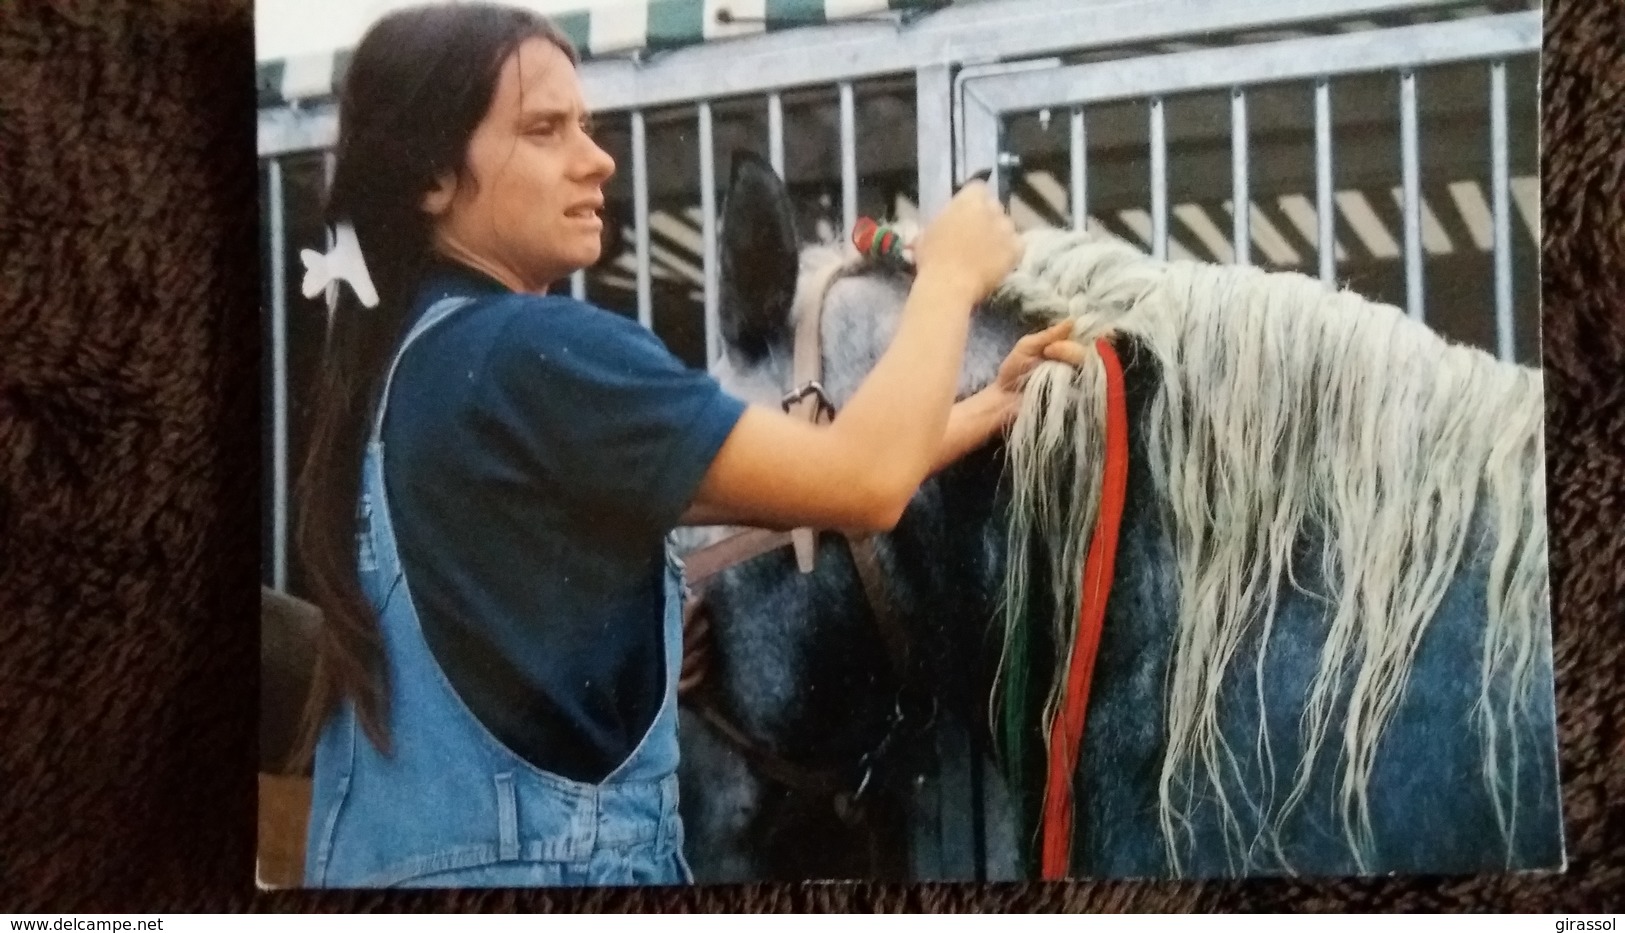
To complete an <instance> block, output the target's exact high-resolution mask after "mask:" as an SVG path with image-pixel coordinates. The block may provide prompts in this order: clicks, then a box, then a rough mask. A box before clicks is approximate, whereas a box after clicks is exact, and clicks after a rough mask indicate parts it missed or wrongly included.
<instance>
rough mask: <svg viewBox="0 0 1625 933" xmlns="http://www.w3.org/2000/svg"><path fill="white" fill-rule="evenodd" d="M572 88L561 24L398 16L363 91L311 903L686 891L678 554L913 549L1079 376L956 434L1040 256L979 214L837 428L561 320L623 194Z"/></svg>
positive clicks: (347, 162) (343, 116)
mask: <svg viewBox="0 0 1625 933" xmlns="http://www.w3.org/2000/svg"><path fill="white" fill-rule="evenodd" d="M575 64H576V56H575V53H574V51H573V50H572V48H571V46H570V44H569V42H568V41H567V40H566V39H565V38H564V37H563V36H562V34H560V33H559V32H558V31H556V30H555V29H554V28H552V27H551V26H550V25H549V24H548V23H547V22H546V21H545V20H544V19H542V18H540V17H538V16H536V15H534V14H532V13H529V12H525V11H521V10H515V9H507V8H503V7H497V6H487V5H475V4H461V3H460V4H455V5H445V6H431V7H425V8H418V9H412V10H406V11H400V12H396V13H393V14H390V15H388V16H386V17H385V18H383V19H382V20H380V21H379V22H378V23H376V24H375V25H374V26H373V27H372V28H371V30H370V31H369V32H368V33H367V35H366V36H365V37H364V38H363V40H362V41H361V43H360V45H359V47H358V48H357V49H356V51H355V55H354V58H353V59H352V61H351V64H350V67H349V71H348V74H347V76H346V79H345V86H344V91H343V95H342V100H341V103H340V111H339V140H338V147H337V165H336V170H335V174H334V178H333V186H332V190H331V192H330V194H329V200H328V205H327V214H328V218H329V220H330V222H332V223H334V224H335V225H337V229H338V230H339V231H340V234H341V236H340V240H341V244H342V245H343V247H344V248H341V249H338V250H335V251H334V254H331V255H330V256H328V257H325V258H323V259H321V260H320V261H319V262H312V266H313V268H314V269H316V271H317V272H323V271H325V272H326V274H327V275H328V276H330V277H333V276H336V277H337V278H338V279H340V280H342V281H343V283H344V284H342V285H341V286H340V291H339V294H340V296H341V298H340V300H339V302H338V304H337V307H336V308H335V312H334V318H333V321H332V328H331V332H330V337H329V345H328V348H327V355H326V359H325V362H324V370H323V373H322V386H321V395H320V398H319V401H318V412H317V427H316V430H315V433H314V436H313V441H312V447H311V452H310V456H309V459H308V462H307V464H306V469H305V472H304V475H303V477H302V481H301V482H302V503H303V508H302V510H301V519H300V523H299V538H300V545H301V549H302V556H303V558H304V560H305V562H306V564H307V566H308V568H309V572H310V574H311V579H312V588H313V590H314V595H315V597H316V601H317V602H318V603H319V605H320V606H321V608H322V610H323V613H324V619H325V621H324V625H323V629H322V634H321V638H320V650H319V659H318V664H317V671H316V677H315V688H314V692H313V696H312V699H311V703H310V705H309V708H308V709H307V711H306V715H305V720H304V730H305V731H304V740H303V743H302V748H303V749H304V754H305V755H307V756H309V755H314V763H313V769H314V793H313V801H312V810H311V818H310V825H309V838H308V849H307V865H306V881H307V883H309V884H310V885H313V886H340V887H357V886H363V887H364V886H379V885H410V886H455V887H465V886H482V885H483V886H532V885H579V884H639V883H682V882H685V881H689V880H692V879H691V877H690V875H689V874H688V871H687V868H686V867H685V865H684V863H683V860H682V854H681V845H682V838H683V834H682V825H681V821H680V819H679V818H678V810H677V788H676V777H675V772H676V764H677V730H676V686H675V685H676V680H677V670H678V665H679V663H680V657H679V655H680V649H681V637H682V636H681V609H680V606H681V587H682V578H681V565H680V564H679V563H678V562H677V561H676V559H675V557H674V556H673V554H672V551H671V545H670V532H671V530H672V529H673V528H674V527H675V526H677V525H680V524H685V523H692V524H724V523H727V524H750V525H759V526H769V527H783V528H789V527H798V526H814V527H822V528H835V529H872V530H884V529H887V528H890V527H891V526H892V525H893V524H894V523H895V522H896V521H897V519H898V517H899V515H900V514H901V513H902V511H903V509H904V507H905V506H906V504H907V503H908V501H909V499H910V497H911V496H912V494H913V493H914V491H915V490H916V488H917V487H918V486H919V484H920V483H921V481H922V480H924V479H925V478H926V477H927V476H928V475H929V473H930V472H931V471H933V470H935V469H937V468H940V467H941V466H943V465H945V464H946V463H948V462H950V461H952V460H953V459H954V458H956V457H958V456H959V455H961V454H963V453H965V452H967V451H969V450H971V449H973V448H975V447H976V446H978V445H980V444H981V443H983V442H984V441H985V440H987V439H988V438H989V437H990V436H991V435H992V434H994V433H995V432H997V431H998V430H1000V428H1001V427H1002V426H1003V425H1005V424H1006V423H1007V422H1008V420H1009V418H1010V417H1011V415H1012V414H1013V412H1014V410H1015V405H1016V401H1017V398H1018V393H1019V386H1020V383H1021V381H1022V379H1023V377H1024V375H1025V373H1026V372H1027V371H1028V370H1029V369H1031V368H1032V366H1034V365H1035V364H1036V363H1037V362H1039V361H1041V360H1043V359H1046V358H1055V359H1073V360H1075V359H1076V358H1077V354H1079V353H1081V348H1079V347H1078V346H1077V345H1076V344H1072V343H1070V342H1066V341H1063V340H1061V338H1062V337H1064V328H1062V329H1056V330H1053V331H1048V332H1045V333H1043V334H1039V335H1035V336H1033V337H1030V338H1028V339H1027V340H1026V341H1024V342H1023V343H1022V344H1021V345H1020V346H1018V347H1017V348H1016V350H1015V352H1014V353H1013V354H1012V356H1011V357H1010V359H1009V360H1007V361H1006V363H1005V366H1004V369H1003V372H1002V373H1001V376H1000V380H999V383H998V386H997V387H996V389H995V390H994V391H992V392H984V393H982V394H980V395H979V396H977V397H976V400H975V401H966V402H962V403H959V404H958V405H955V404H954V400H953V393H954V384H955V381H956V375H957V373H958V370H959V367H960V364H961V362H962V357H963V353H964V345H965V341H966V337H967V330H968V327H969V318H970V314H971V309H972V306H973V305H974V304H975V303H976V302H978V301H979V300H980V299H982V298H983V297H985V295H986V294H987V293H988V292H989V291H990V290H991V289H992V288H993V287H994V285H995V284H996V283H997V282H999V281H1000V279H1001V278H1002V277H1003V276H1004V275H1005V274H1006V273H1007V272H1008V271H1009V270H1010V269H1011V268H1012V267H1013V265H1014V263H1015V261H1016V259H1017V257H1018V251H1019V241H1018V240H1017V238H1016V236H1015V233H1014V231H1013V228H1012V227H1011V224H1010V221H1009V220H1008V218H1007V217H1006V216H1005V215H1004V213H1003V211H1002V209H1001V208H1000V206H999V204H998V203H997V201H996V200H995V199H994V198H993V197H992V196H991V195H990V194H989V193H988V191H987V190H986V189H985V188H984V187H983V186H981V185H980V184H973V185H971V186H969V187H967V188H966V189H964V190H962V191H961V192H960V193H959V194H958V195H957V196H956V197H955V198H954V200H953V201H952V203H951V204H950V205H949V206H948V207H947V208H946V209H945V210H944V211H943V212H942V215H941V216H940V217H938V218H937V219H936V220H935V222H934V223H933V224H932V225H931V226H930V227H929V228H928V229H927V230H926V232H925V233H924V234H923V235H922V237H921V239H920V241H919V243H918V244H917V247H916V259H917V264H918V268H919V274H918V278H917V281H916V284H915V286H914V289H913V292H912V294H911V295H910V297H909V300H908V304H907V308H906V310H905V312H904V316H903V320H902V323H901V326H900V329H899V330H898V332H897V334H896V337H895V339H894V342H893V343H892V345H891V346H890V348H889V350H888V351H887V353H886V354H885V355H884V357H883V358H882V359H881V360H880V362H879V364H878V365H877V366H876V367H875V369H874V371H873V373H872V375H870V376H869V378H868V380H867V381H866V382H865V383H864V384H863V386H862V388H861V389H860V390H859V391H858V392H857V394H856V395H855V396H854V397H853V398H852V400H851V401H850V402H849V403H848V404H847V405H846V406H844V407H843V409H842V411H841V415H840V417H839V418H838V419H836V420H835V422H834V423H833V424H830V425H827V426H813V425H809V424H806V423H803V422H800V421H797V420H795V419H792V418H790V417H788V416H786V415H784V414H782V413H780V412H779V411H777V410H775V409H769V408H761V407H755V406H750V405H747V404H745V403H744V402H742V401H740V400H738V399H735V398H732V397H730V396H729V395H727V394H725V393H724V392H723V391H721V389H720V388H719V386H718V385H717V384H716V382H715V381H714V380H713V379H711V377H710V376H708V375H707V374H706V373H704V372H700V371H696V370H692V369H688V368H686V367H685V366H683V365H682V364H681V363H680V362H679V361H678V360H677V359H675V358H674V357H673V356H672V355H671V354H670V353H668V352H667V351H666V349H665V348H664V347H663V346H662V344H661V343H660V342H659V340H658V339H657V338H655V337H654V336H653V335H652V334H650V333H649V332H648V331H647V330H645V329H643V328H642V327H639V326H638V325H637V324H635V323H633V322H631V321H628V320H627V319H625V318H624V317H621V316H619V315H616V314H614V313H612V312H608V311H605V310H602V309H599V308H595V307H593V306H591V305H589V304H586V303H583V302H580V301H576V300H572V299H569V298H564V297H558V296H549V295H548V294H547V292H548V290H549V287H550V286H552V285H554V284H555V283H557V282H559V281H561V280H562V279H564V278H566V277H567V276H569V275H570V274H571V273H572V272H573V271H575V270H577V269H581V268H583V267H586V266H589V265H591V264H593V263H594V262H595V261H596V260H597V259H598V255H599V249H600V233H601V223H602V221H601V220H600V219H599V216H598V215H599V212H600V210H601V208H602V206H603V186H604V184H605V182H606V181H607V180H608V179H609V178H610V176H611V174H612V173H613V172H614V170H615V165H614V163H613V162H612V161H611V159H610V158H609V156H608V155H606V154H605V153H604V152H603V150H601V149H600V148H599V147H598V146H597V145H596V144H595V143H594V142H593V140H592V137H591V136H590V135H589V123H588V114H587V109H586V104H585V102H583V100H582V97H581V89H580V85H579V83H578V81H577V76H576V73H575ZM357 251H359V252H357ZM345 255H348V256H349V257H350V259H349V261H348V262H346V261H344V259H343V257H344V256H345ZM360 257H364V263H363V262H361V261H360ZM313 259H314V257H313ZM386 451H387V456H386Z"/></svg>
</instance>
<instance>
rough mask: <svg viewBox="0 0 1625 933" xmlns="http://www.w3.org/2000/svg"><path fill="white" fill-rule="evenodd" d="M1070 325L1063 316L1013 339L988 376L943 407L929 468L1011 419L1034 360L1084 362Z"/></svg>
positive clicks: (938, 467) (934, 469)
mask: <svg viewBox="0 0 1625 933" xmlns="http://www.w3.org/2000/svg"><path fill="white" fill-rule="evenodd" d="M1071 330H1072V325H1071V323H1070V322H1068V321H1062V322H1060V323H1058V324H1055V325H1053V326H1051V327H1048V328H1045V329H1044V330H1041V331H1039V332H1038V333H1036V334H1028V335H1027V336H1025V337H1023V338H1021V339H1020V340H1018V341H1016V345H1015V347H1014V348H1012V349H1011V350H1010V355H1009V356H1006V357H1005V358H1004V362H1003V363H1002V364H1000V365H999V372H998V375H997V376H995V377H994V379H993V381H992V382H990V383H988V384H987V386H986V387H984V388H983V389H982V390H981V391H979V392H977V393H976V394H975V395H972V396H970V397H969V398H967V399H965V400H964V401H961V402H959V403H958V404H956V405H954V407H953V409H952V410H951V411H949V412H948V426H947V430H946V431H945V432H944V433H943V437H942V446H941V447H939V448H938V449H937V456H936V459H935V460H934V461H933V462H932V467H931V472H932V473H935V472H937V471H938V470H941V469H943V468H945V467H947V466H948V465H949V464H951V463H953V462H954V461H955V460H958V459H959V458H960V457H963V456H965V455H966V454H968V453H970V452H971V451H973V450H975V449H977V448H978V447H981V446H982V445H983V444H986V443H987V442H988V441H990V440H992V439H993V437H994V436H995V435H997V434H998V433H999V432H1000V431H1003V430H1004V429H1006V428H1008V427H1009V426H1010V423H1011V422H1012V421H1014V420H1016V415H1017V414H1019V413H1020V412H1021V391H1022V389H1023V388H1024V387H1025V386H1026V385H1027V377H1028V376H1030V375H1032V371H1033V369H1034V368H1036V367H1037V366H1038V364H1039V363H1044V362H1060V363H1070V364H1071V365H1073V366H1080V365H1082V364H1083V361H1084V360H1085V359H1086V358H1087V352H1086V351H1085V350H1084V347H1083V345H1082V344H1080V343H1078V342H1077V341H1076V340H1072V339H1069V335H1070V333H1071Z"/></svg>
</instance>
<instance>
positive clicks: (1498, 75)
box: [1490, 61, 1517, 362]
mask: <svg viewBox="0 0 1625 933" xmlns="http://www.w3.org/2000/svg"><path fill="white" fill-rule="evenodd" d="M1507 148H1508V145H1507V66H1506V62H1504V61H1495V62H1491V63H1490V191H1491V195H1490V199H1491V204H1492V210H1493V214H1492V215H1491V218H1492V227H1493V230H1494V243H1495V348H1496V354H1497V355H1498V356H1499V357H1500V358H1501V359H1503V360H1506V361H1508V362H1511V361H1512V359H1513V358H1514V356H1515V354H1516V352H1517V346H1516V336H1515V334H1514V333H1513V327H1512V198H1511V188H1512V185H1511V181H1510V178H1509V175H1510V174H1511V173H1510V170H1509V168H1508V164H1507V163H1508V153H1507Z"/></svg>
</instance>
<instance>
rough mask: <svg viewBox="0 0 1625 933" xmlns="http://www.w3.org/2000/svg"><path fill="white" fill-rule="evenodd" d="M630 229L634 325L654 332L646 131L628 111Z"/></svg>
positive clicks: (634, 113) (640, 114)
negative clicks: (634, 275) (633, 241)
mask: <svg viewBox="0 0 1625 933" xmlns="http://www.w3.org/2000/svg"><path fill="white" fill-rule="evenodd" d="M632 229H633V236H635V237H636V238H637V243H636V245H635V249H636V250H637V264H638V279H637V288H638V323H639V324H642V325H643V326H644V327H647V328H650V329H653V328H654V298H653V296H652V294H651V292H652V289H651V286H650V277H649V263H650V259H649V131H648V126H647V125H646V123H645V121H644V117H643V111H642V110H634V111H632Z"/></svg>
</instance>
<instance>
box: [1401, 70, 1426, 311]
mask: <svg viewBox="0 0 1625 933" xmlns="http://www.w3.org/2000/svg"><path fill="white" fill-rule="evenodd" d="M1416 122H1417V121H1416V71H1415V69H1412V68H1406V69H1403V70H1402V71H1400V73H1399V149H1400V169H1401V174H1402V184H1403V185H1404V199H1403V200H1404V213H1405V311H1406V313H1407V314H1409V315H1410V316H1411V317H1413V318H1415V319H1417V320H1421V319H1422V317H1423V310H1422V170H1421V154H1420V148H1421V144H1420V138H1419V132H1418V129H1417V125H1416Z"/></svg>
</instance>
